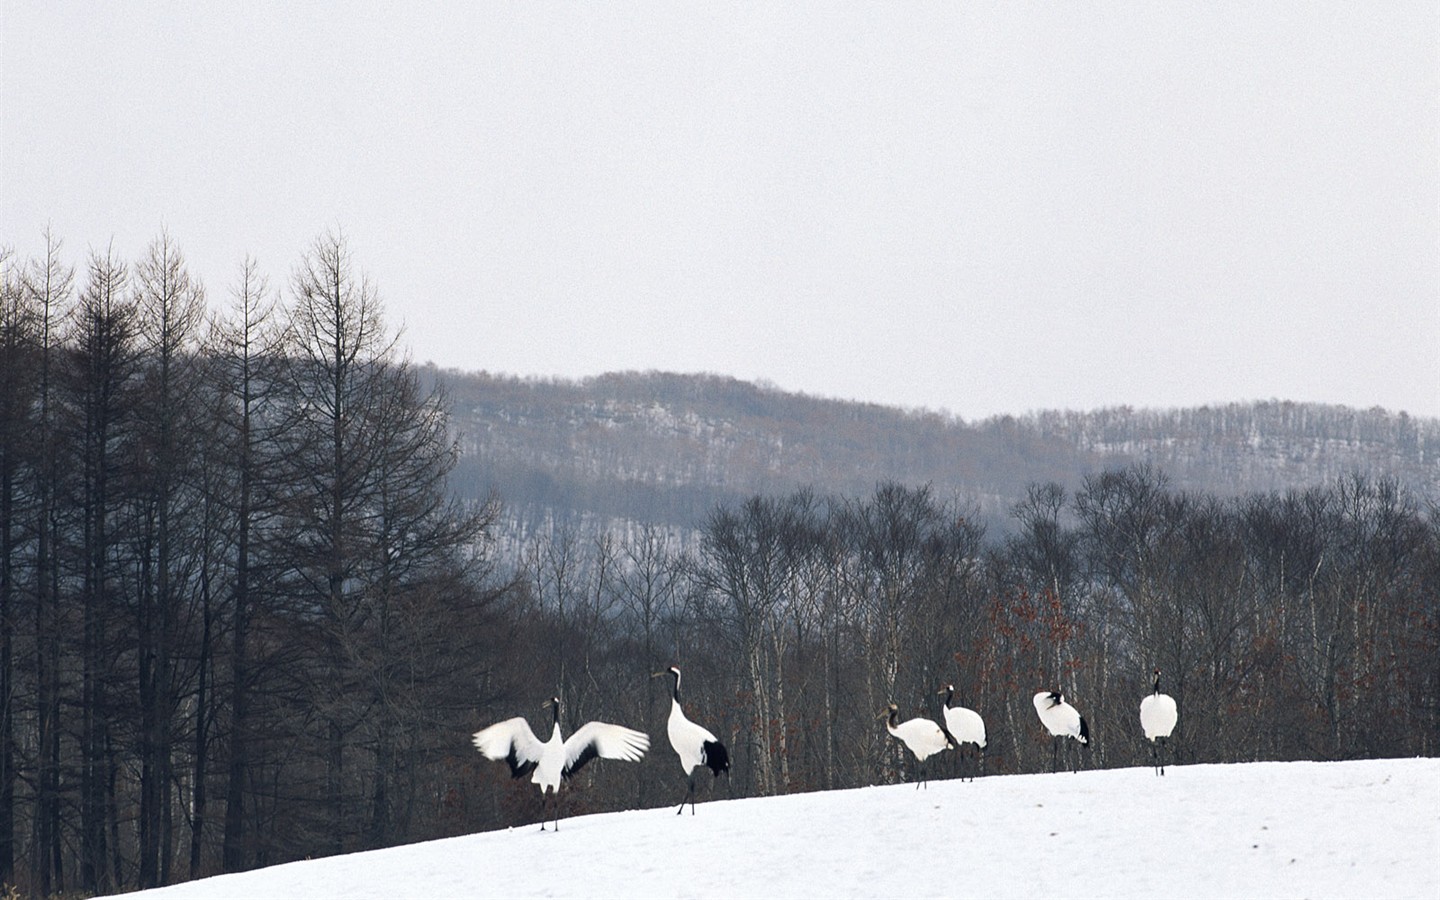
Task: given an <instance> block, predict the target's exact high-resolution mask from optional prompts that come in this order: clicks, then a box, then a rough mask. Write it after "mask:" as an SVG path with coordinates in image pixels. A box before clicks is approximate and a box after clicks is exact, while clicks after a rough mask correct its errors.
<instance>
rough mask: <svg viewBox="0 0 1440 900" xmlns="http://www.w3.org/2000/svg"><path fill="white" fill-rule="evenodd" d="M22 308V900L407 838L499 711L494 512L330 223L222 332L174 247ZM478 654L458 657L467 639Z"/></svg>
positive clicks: (10, 873) (13, 476)
mask: <svg viewBox="0 0 1440 900" xmlns="http://www.w3.org/2000/svg"><path fill="white" fill-rule="evenodd" d="M3 262H4V265H3V280H0V288H3V298H0V702H3V708H0V712H3V717H0V885H18V886H19V887H20V888H21V889H22V890H23V891H24V892H25V893H26V894H27V895H32V896H40V897H44V896H49V895H52V894H56V893H61V892H66V891H76V890H78V891H81V892H84V893H92V892H108V891H113V890H118V889H125V888H134V887H148V886H152V885H159V884H164V883H167V882H172V881H176V880H183V879H185V878H190V877H195V876H197V875H201V874H209V873H213V872H216V871H220V870H222V869H223V870H236V869H243V868H248V867H251V866H255V865H260V864H264V863H269V862H280V861H284V860H289V859H294V858H297V857H302V856H305V855H310V854H320V853H331V852H337V851H340V850H343V849H352V848H356V847H370V846H381V845H384V844H387V843H393V842H395V841H397V840H401V839H405V838H408V837H410V836H412V835H414V834H426V833H430V832H427V831H426V830H425V829H426V828H429V827H430V826H429V824H428V823H425V822H420V821H417V820H419V819H423V818H424V817H425V816H426V815H427V813H425V812H422V811H421V808H422V807H424V808H425V809H428V808H429V807H427V806H425V804H426V802H427V801H428V799H429V798H430V797H432V796H433V795H434V794H435V793H436V791H437V790H438V789H437V787H436V784H435V782H434V781H433V777H434V774H435V772H434V771H433V769H431V768H427V767H426V765H425V762H426V760H428V759H431V758H433V757H434V756H435V755H437V754H438V753H440V752H441V751H442V750H443V749H444V748H446V747H447V746H448V744H449V743H451V741H450V740H449V734H450V733H451V732H453V731H455V730H456V728H457V727H460V726H459V725H458V724H457V723H461V722H468V721H469V719H470V718H471V716H470V715H469V714H468V713H469V710H471V709H472V708H473V707H474V705H475V704H476V703H477V702H480V701H481V700H483V697H482V696H481V695H479V694H478V693H477V686H478V685H480V684H481V683H482V682H483V681H484V680H485V675H486V673H485V670H484V666H485V665H486V664H487V663H489V662H490V661H492V659H493V654H491V653H488V652H486V650H485V647H486V643H487V642H488V641H493V640H496V634H497V631H496V628H495V626H494V625H493V624H492V618H493V616H494V615H495V611H494V608H495V597H496V592H495V591H494V590H490V589H487V587H486V584H487V580H486V577H485V576H486V572H485V571H484V565H485V560H484V558H483V557H481V556H479V555H477V553H476V548H477V547H483V540H482V538H483V535H484V532H485V528H486V526H487V523H488V520H489V517H490V516H492V515H493V513H494V510H493V508H492V507H488V506H476V505H471V506H470V507H462V506H460V505H458V504H456V503H454V502H453V501H452V500H451V499H450V495H449V493H448V491H447V488H446V476H447V474H448V473H449V471H450V470H451V468H452V467H453V466H454V464H455V460H456V452H457V451H456V448H455V446H454V442H453V438H452V437H451V435H450V433H449V429H448V420H447V412H446V408H445V404H444V401H443V396H442V395H440V394H439V393H437V392H426V391H422V389H421V382H420V379H419V377H418V375H417V372H416V371H415V370H414V369H413V368H412V367H411V366H410V365H409V364H408V363H407V362H406V361H405V360H404V358H403V356H402V355H401V354H400V353H399V352H398V351H397V349H396V347H395V346H394V338H393V336H391V335H390V334H389V333H388V332H387V331H386V329H385V326H384V323H383V320H382V317H381V306H380V301H379V297H378V294H377V292H376V290H375V287H374V286H373V285H372V284H371V283H369V282H368V281H367V280H366V279H364V278H363V277H362V276H360V275H358V274H357V273H356V271H355V270H354V268H353V266H352V261H351V259H350V255H349V250H348V249H347V247H346V244H345V242H344V241H343V239H341V238H338V237H336V236H333V235H327V236H324V237H322V238H320V239H319V240H317V241H316V242H315V243H314V245H313V246H312V247H310V248H309V249H308V250H307V251H306V252H305V253H304V254H303V255H302V257H301V259H300V262H299V264H298V265H297V266H296V267H295V269H294V274H293V278H292V279H291V282H290V284H289V285H288V290H287V291H286V292H285V300H284V301H283V302H282V301H281V298H280V294H279V292H272V291H271V290H270V289H269V287H268V286H267V283H266V281H265V280H264V279H263V278H262V277H261V275H260V273H259V271H258V268H257V266H256V265H255V264H254V263H253V262H247V263H246V264H245V265H244V266H243V267H241V269H240V271H239V273H238V275H237V278H236V282H235V284H234V286H233V289H232V291H231V296H230V298H229V299H230V302H229V303H228V304H226V305H225V307H226V308H225V310H224V313H223V314H220V315H216V314H214V313H212V311H211V310H210V309H209V306H208V305H207V302H206V296H205V292H204V290H203V288H202V286H201V285H200V283H199V282H198V281H197V280H196V279H194V278H192V277H191V275H190V273H189V271H188V269H187V267H186V265H185V262H184V258H183V256H182V254H181V253H180V251H179V250H178V249H177V247H176V246H175V244H174V242H173V241H172V240H171V239H170V237H169V236H168V235H162V236H161V237H160V238H158V239H157V240H156V241H155V242H154V243H153V244H152V245H151V246H150V247H149V248H148V250H147V251H146V252H145V253H144V254H143V256H142V257H141V258H140V259H138V260H136V261H133V262H126V261H124V260H121V259H118V258H117V257H116V256H115V255H113V253H111V252H104V253H96V254H92V255H91V257H90V259H89V260H88V263H87V265H86V266H85V268H84V270H83V271H82V272H80V273H78V274H77V273H76V271H75V269H74V268H73V266H72V265H70V264H68V263H67V262H66V261H65V260H64V259H63V258H62V255H61V246H60V243H59V242H58V241H57V240H55V239H53V238H50V237H48V236H47V239H46V242H45V249H44V252H43V253H42V255H41V256H39V257H38V258H34V259H28V260H23V261H22V260H18V259H16V258H14V257H13V256H12V255H10V254H6V255H5V258H4V260H3ZM455 635H463V636H464V638H463V639H461V640H455V639H452V637H453V636H455Z"/></svg>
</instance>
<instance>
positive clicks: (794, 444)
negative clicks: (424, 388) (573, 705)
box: [427, 369, 1440, 532]
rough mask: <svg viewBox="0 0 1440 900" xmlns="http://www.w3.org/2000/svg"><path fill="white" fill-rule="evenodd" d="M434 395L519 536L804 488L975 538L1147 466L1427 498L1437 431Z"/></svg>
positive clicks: (1216, 419) (1277, 406)
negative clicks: (897, 492) (1039, 504)
mask: <svg viewBox="0 0 1440 900" xmlns="http://www.w3.org/2000/svg"><path fill="white" fill-rule="evenodd" d="M427 372H428V375H429V376H430V377H433V378H438V379H440V380H441V381H442V382H443V383H444V385H445V386H446V389H447V391H448V393H449V396H450V399H451V401H452V409H453V413H454V425H455V428H456V430H457V432H458V434H459V437H460V442H461V443H460V445H461V452H462V459H461V462H460V465H459V466H458V468H457V471H456V473H455V475H454V480H455V486H456V488H457V490H458V491H459V492H460V493H461V494H462V495H463V496H474V497H481V496H485V494H486V493H487V492H488V491H489V490H492V489H493V490H495V491H496V492H497V494H498V495H499V496H500V498H501V499H502V500H504V501H505V502H506V505H507V509H508V514H509V515H510V516H511V517H514V518H515V519H516V520H517V522H518V525H517V527H519V528H520V529H521V530H527V529H534V528H548V527H551V526H553V524H554V523H555V522H557V521H559V522H577V521H578V522H590V523H592V524H594V523H600V524H607V523H614V522H631V523H647V524H653V525H660V526H668V527H671V528H674V529H677V530H685V529H690V528H694V527H695V526H696V525H698V524H699V523H700V522H702V521H703V520H704V518H705V516H706V515H707V514H708V513H709V512H710V511H711V510H712V509H713V508H714V507H715V505H716V504H717V503H722V502H731V501H734V500H736V499H738V498H743V497H748V496H751V495H754V494H773V493H784V492H788V491H791V490H794V489H796V488H800V487H811V488H814V489H815V490H816V491H818V492H821V493H830V494H841V495H848V496H863V495H865V494H868V493H870V492H871V491H873V490H874V488H875V485H876V484H877V483H879V482H881V481H897V482H900V483H902V484H907V485H924V484H928V485H930V486H931V487H932V489H934V490H935V491H936V493H937V495H939V496H942V497H949V496H955V497H959V498H961V499H964V500H967V501H969V502H971V503H973V504H974V506H975V507H976V508H977V509H978V511H979V513H980V515H981V517H982V519H983V520H984V521H985V523H986V524H987V525H988V526H989V527H990V528H991V529H992V532H997V531H998V532H1003V531H1005V530H1007V529H1008V527H1009V511H1010V509H1011V507H1012V506H1013V505H1014V503H1015V502H1017V501H1018V500H1020V499H1022V498H1023V497H1024V495H1025V489H1026V487H1027V486H1028V485H1030V484H1032V483H1036V482H1051V481H1053V482H1058V483H1059V484H1061V485H1062V486H1064V487H1066V488H1068V489H1071V490H1073V489H1075V488H1076V487H1078V486H1079V485H1080V482H1081V480H1082V479H1083V478H1084V476H1086V475H1087V474H1092V473H1096V472H1100V471H1103V470H1105V469H1107V468H1117V467H1123V466H1125V465H1128V464H1130V463H1134V462H1149V463H1151V464H1153V465H1155V466H1156V467H1158V468H1159V469H1161V470H1162V471H1163V472H1164V473H1165V474H1166V475H1167V476H1168V477H1169V478H1170V479H1171V481H1172V483H1173V484H1174V485H1175V486H1176V487H1178V488H1182V489H1196V490H1204V491H1208V492H1211V493H1214V494H1217V495H1220V496H1234V495H1239V494H1244V493H1247V492H1251V491H1284V490H1286V489H1289V488H1305V487H1310V486H1314V485H1318V484H1322V483H1325V482H1327V481H1330V480H1333V479H1334V478H1336V477H1338V476H1343V475H1347V474H1349V473H1351V472H1356V471H1358V472H1362V473H1364V474H1365V475H1367V476H1369V477H1372V478H1379V477H1387V476H1388V477H1394V478H1396V479H1398V480H1399V481H1401V482H1403V483H1405V484H1406V485H1408V486H1409V487H1411V488H1413V489H1415V490H1416V491H1417V492H1418V493H1419V494H1420V495H1421V496H1436V495H1440V466H1437V465H1436V461H1437V459H1440V420H1436V419H1424V418H1415V417H1411V416H1409V415H1406V414H1405V413H1395V412H1387V411H1385V410H1381V409H1370V410H1355V409H1350V408H1347V407H1342V406H1324V405H1318V404H1303V403H1288V402H1279V401H1270V402H1262V403H1243V404H1241V403H1237V404H1229V405H1225V406H1207V407H1200V408H1195V409H1179V410H1144V409H1140V410H1137V409H1131V408H1128V407H1122V408H1115V409H1105V410H1099V411H1095V412H1086V413H1079V412H1041V413H1032V414H1029V415H1025V416H1019V417H1011V416H1004V417H997V418H991V419H986V420H984V421H980V422H966V421H964V420H962V419H960V418H958V417H955V416H951V415H948V414H945V413H940V412H933V411H928V410H906V409H898V408H893V407H885V406H879V405H876V404H868V403H856V402H849V401H841V400H830V399H824V398H818V397H812V396H808V395H805V394H796V393H787V392H784V391H781V390H778V389H775V388H772V387H767V386H764V385H757V384H752V383H748V382H743V381H739V380H736V379H733V378H726V377H720V376H714V375H675V374H666V373H656V372H646V373H635V372H630V373H619V374H611V375H604V376H599V377H596V378H590V379H586V380H583V381H564V380H540V379H517V378H510V377H501V376H493V375H488V374H483V373H482V374H467V373H461V372H455V371H445V372H439V371H436V370H434V369H429V370H427Z"/></svg>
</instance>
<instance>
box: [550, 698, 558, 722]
mask: <svg viewBox="0 0 1440 900" xmlns="http://www.w3.org/2000/svg"><path fill="white" fill-rule="evenodd" d="M550 712H551V713H552V714H553V724H554V725H555V727H556V728H559V727H560V701H559V700H558V699H555V700H552V701H551V703H550Z"/></svg>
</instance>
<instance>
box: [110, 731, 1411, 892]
mask: <svg viewBox="0 0 1440 900" xmlns="http://www.w3.org/2000/svg"><path fill="white" fill-rule="evenodd" d="M675 788H676V791H677V794H678V793H679V792H680V791H681V790H682V784H681V782H680V780H679V778H678V776H677V779H676V783H675ZM689 812H690V811H689V809H688V808H687V809H686V811H685V815H683V816H676V815H675V808H674V807H673V806H672V807H668V808H665V809H651V810H638V811H631V812H623V813H610V814H605V815H592V816H583V817H579V818H574V819H562V820H561V823H560V831H559V833H558V834H556V833H544V834H542V833H541V832H540V831H539V830H538V827H525V828H515V829H510V830H506V831H498V832H489V833H484V834H474V835H469V836H467V837H460V838H451V839H448V840H441V841H432V842H430V843H425V844H415V845H412V846H408V847H396V848H391V849H388V850H377V851H374V852H370V853H356V854H351V855H348V856H339V857H332V858H329V859H320V860H313V861H307V862H298V863H291V864H289V865H283V866H275V867H273V868H270V869H263V870H259V871H255V872H246V873H242V874H238V875H226V876H221V877H217V878H210V879H204V880H201V881H195V882H190V883H188V884H182V885H176V886H174V887H169V888H162V889H160V890H156V891H150V892H145V893H141V894H131V895H129V896H130V897H132V898H138V897H143V898H150V900H219V898H246V900H259V898H292V897H294V898H326V897H337V898H338V897H344V898H347V900H355V898H366V897H374V898H383V900H397V898H410V897H414V898H423V900H441V898H452V897H453V898H466V900H471V898H479V897H571V896H573V897H880V896H889V897H940V896H945V897H957V896H958V897H969V896H975V897H1101V896H1103V897H1145V898H1153V897H1364V898H1371V897H1381V898H1398V897H1421V898H1428V900H1435V898H1437V897H1440V760H1437V759H1403V760H1378V761H1365V762H1346V763H1309V762H1297V763H1253V764H1248V765H1207V766H1182V767H1173V768H1168V769H1167V770H1166V775H1165V777H1164V778H1157V777H1155V775H1154V774H1153V772H1152V770H1150V769H1145V768H1141V769H1117V770H1109V771H1100V772H1082V773H1080V774H1078V775H1077V774H1070V773H1062V774H1057V775H1051V774H1045V775H1012V776H1005V777H990V778H981V779H978V780H976V781H975V782H973V783H968V782H967V783H961V782H958V781H942V782H934V783H932V784H931V785H930V786H929V788H928V789H926V790H922V791H917V790H916V789H915V788H914V787H913V786H911V785H893V786H885V787H873V788H862V789H859V790H851V791H832V792H828V793H815V794H801V795H794V796H789V797H772V798H763V799H752V800H731V801H714V802H709V803H703V802H702V803H701V804H700V805H699V807H698V813H699V814H698V815H696V816H694V817H692V816H691V815H690V814H689Z"/></svg>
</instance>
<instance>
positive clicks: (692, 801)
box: [675, 770, 695, 816]
mask: <svg viewBox="0 0 1440 900" xmlns="http://www.w3.org/2000/svg"><path fill="white" fill-rule="evenodd" d="M685 800H689V801H690V815H692V816H693V815H695V772H694V771H693V770H692V771H691V772H690V791H689V793H687V794H686V795H685V799H684V800H681V801H680V808H679V809H677V810H675V815H677V816H678V815H680V814H681V813H683V812H684V811H685Z"/></svg>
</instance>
